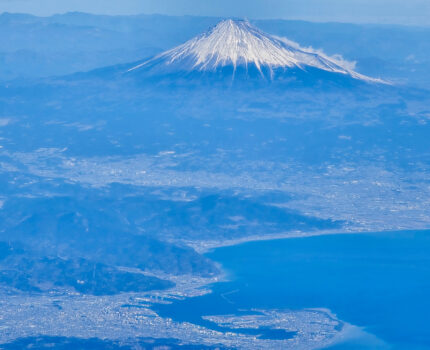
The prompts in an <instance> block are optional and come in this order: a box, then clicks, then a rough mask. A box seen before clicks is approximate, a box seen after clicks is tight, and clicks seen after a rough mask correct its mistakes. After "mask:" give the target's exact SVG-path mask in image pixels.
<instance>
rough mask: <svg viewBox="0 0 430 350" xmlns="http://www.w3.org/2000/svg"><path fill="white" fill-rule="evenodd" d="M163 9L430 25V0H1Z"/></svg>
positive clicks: (35, 8) (21, 4)
mask: <svg viewBox="0 0 430 350" xmlns="http://www.w3.org/2000/svg"><path fill="white" fill-rule="evenodd" d="M69 11H80V12H89V13H97V14H109V15H127V14H142V13H146V14H151V13H160V14H168V15H200V16H220V17H246V18H283V19H304V20H311V21H318V22H321V21H322V22H326V21H336V22H356V23H394V24H408V25H426V26H430V0H0V13H1V12H20V13H31V14H35V15H39V16H48V15H52V14H55V13H64V12H69Z"/></svg>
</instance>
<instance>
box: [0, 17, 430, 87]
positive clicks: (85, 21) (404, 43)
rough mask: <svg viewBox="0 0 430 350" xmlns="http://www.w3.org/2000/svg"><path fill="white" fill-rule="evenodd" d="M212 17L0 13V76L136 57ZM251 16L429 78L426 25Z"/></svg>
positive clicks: (372, 65)
mask: <svg viewBox="0 0 430 350" xmlns="http://www.w3.org/2000/svg"><path fill="white" fill-rule="evenodd" d="M219 20H220V19H219V18H202V17H169V16H159V15H151V16H149V15H141V16H122V17H121V16H115V17H109V16H95V15H89V14H84V13H68V14H64V15H56V16H52V17H45V18H42V17H34V16H30V15H18V14H8V13H3V14H2V15H1V17H0V28H1V31H2V33H4V35H2V37H1V38H0V58H1V62H2V64H1V68H0V69H1V71H0V78H1V79H2V80H10V79H14V78H17V77H40V76H50V75H63V74H69V73H72V72H77V71H87V70H91V69H94V68H98V67H101V66H108V65H112V64H118V63H127V62H132V61H137V60H139V59H142V58H145V57H150V56H152V55H154V54H156V53H159V52H161V51H164V50H166V49H169V48H172V47H174V46H176V45H179V44H181V43H183V42H185V41H186V40H188V39H190V38H192V37H193V36H195V35H197V34H199V33H201V32H203V31H205V30H206V29H207V28H208V27H209V26H211V25H215V24H216V23H217V22H219ZM252 22H253V23H255V24H256V25H257V26H258V27H260V28H261V29H263V30H265V31H267V32H269V33H272V34H275V35H279V36H285V37H288V38H289V39H291V40H294V41H296V42H298V43H300V44H302V45H303V46H305V47H306V46H312V47H314V48H316V49H324V51H325V52H326V53H327V54H330V55H334V54H341V55H342V56H343V57H344V58H346V59H349V60H353V61H357V67H358V68H359V70H360V72H361V73H363V74H368V75H371V76H372V75H376V76H377V77H382V78H386V79H396V80H398V81H400V82H411V83H413V84H420V85H426V84H427V86H428V84H429V82H430V76H429V74H428V71H429V64H430V62H429V59H428V57H429V53H430V45H429V44H428V40H426V39H427V37H428V36H429V32H430V30H429V29H428V28H420V27H416V28H413V27H402V26H377V25H352V24H338V23H327V24H317V23H307V22H301V21H283V20H264V21H252ZM387 38H388V39H389V40H387ZM53 43H55V45H53Z"/></svg>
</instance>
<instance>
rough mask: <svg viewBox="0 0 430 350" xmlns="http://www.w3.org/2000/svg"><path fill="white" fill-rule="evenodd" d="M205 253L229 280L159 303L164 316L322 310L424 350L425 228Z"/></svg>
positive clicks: (427, 326) (427, 295) (429, 319)
mask: <svg viewBox="0 0 430 350" xmlns="http://www.w3.org/2000/svg"><path fill="white" fill-rule="evenodd" d="M207 255H208V257H210V258H211V259H213V260H215V261H217V262H219V263H221V264H222V266H223V267H224V268H225V270H226V271H227V273H228V275H229V280H230V281H229V282H226V283H218V284H215V285H213V286H212V289H213V290H214V293H213V294H211V295H207V296H203V297H198V298H192V299H187V300H185V301H178V302H175V303H174V304H172V305H167V306H160V308H159V310H158V311H159V312H160V313H161V314H162V315H165V316H170V317H172V318H173V319H175V320H178V321H190V322H193V323H197V324H200V325H204V326H207V327H210V328H212V329H219V328H217V327H216V326H214V325H213V324H212V323H210V322H206V321H203V320H202V319H201V316H203V315H217V314H218V315H219V314H230V313H240V312H241V311H240V310H247V309H248V310H249V309H252V308H273V309H303V308H327V309H330V310H331V311H332V312H333V313H334V314H336V315H337V317H338V318H339V319H341V320H343V321H346V322H348V323H351V324H353V325H356V326H360V327H364V329H365V330H366V331H367V332H369V333H371V334H373V335H375V336H376V337H377V338H379V339H381V340H383V341H384V342H386V343H387V344H389V345H390V348H391V349H396V350H397V349H399V350H400V349H402V350H403V349H405V350H406V349H408V350H417V349H430V231H420V232H395V233H374V234H359V235H358V234H357V235H351V234H350V235H330V236H318V237H309V238H297V239H285V240H273V241H262V242H252V243H246V244H241V245H238V246H233V247H227V248H220V249H216V250H215V251H213V252H211V253H209V254H207ZM278 336H279V334H278ZM281 336H284V337H288V336H292V334H287V333H286V334H284V335H281ZM267 337H270V332H268V334H267ZM375 348H376V345H374V344H373V345H368V344H367V345H363V344H361V343H359V342H356V343H355V344H354V343H351V344H348V345H347V344H342V345H339V346H337V347H335V348H333V349H375ZM384 348H385V347H384Z"/></svg>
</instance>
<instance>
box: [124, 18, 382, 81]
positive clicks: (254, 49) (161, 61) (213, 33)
mask: <svg viewBox="0 0 430 350" xmlns="http://www.w3.org/2000/svg"><path fill="white" fill-rule="evenodd" d="M154 66H157V67H158V68H160V67H165V68H169V70H170V71H172V70H179V71H217V70H219V69H223V68H226V67H232V68H233V72H235V71H236V70H237V69H238V68H239V67H240V68H244V69H246V70H247V71H248V70H250V69H257V71H258V72H259V73H261V75H263V76H265V75H267V74H269V76H270V78H273V77H274V76H275V75H276V73H277V71H283V72H285V71H286V70H288V69H293V68H298V69H302V70H306V68H307V67H312V68H317V69H320V70H323V71H328V72H333V73H340V74H344V75H348V76H350V77H352V78H355V79H359V80H365V81H374V82H382V81H380V80H377V79H372V78H369V77H366V76H364V75H361V74H359V73H357V72H355V71H354V70H352V69H351V68H349V67H348V65H347V64H345V63H344V62H343V61H341V60H339V59H336V58H332V57H328V56H327V55H324V54H322V53H319V52H316V51H314V50H312V49H305V48H301V47H300V46H299V45H298V44H296V43H294V42H292V41H289V40H288V39H285V38H280V37H276V36H272V35H270V34H267V33H264V32H263V31H261V30H260V29H258V28H256V27H255V26H253V25H252V24H251V23H249V22H248V21H243V20H231V19H228V20H225V21H222V22H220V23H218V24H217V25H216V26H215V27H213V28H211V29H210V30H209V31H207V32H206V33H203V34H201V35H199V36H197V37H195V38H193V39H191V40H189V41H187V42H186V43H184V44H182V45H180V46H178V47H175V48H173V49H171V50H169V51H166V52H164V53H162V54H160V55H158V56H156V57H155V58H153V59H151V60H149V61H145V62H143V63H142V64H139V65H138V66H136V67H134V68H132V69H130V71H133V70H136V69H139V68H143V67H148V68H151V67H154Z"/></svg>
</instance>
